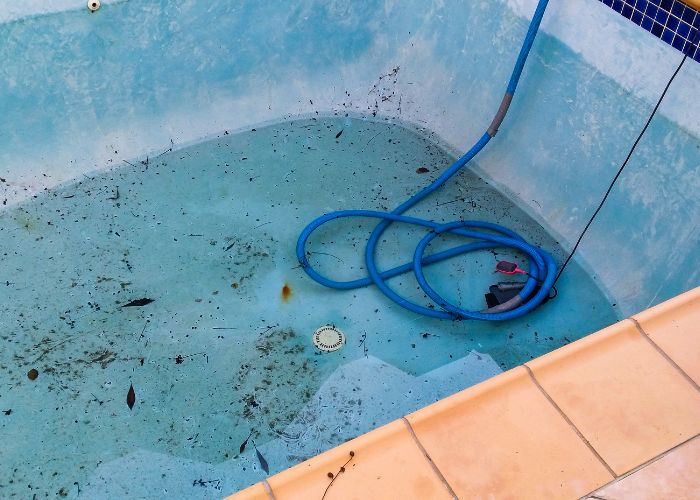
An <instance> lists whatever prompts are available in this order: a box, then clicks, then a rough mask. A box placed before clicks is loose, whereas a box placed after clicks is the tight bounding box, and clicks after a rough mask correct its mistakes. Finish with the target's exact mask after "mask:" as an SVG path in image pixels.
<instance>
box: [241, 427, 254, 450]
mask: <svg viewBox="0 0 700 500" xmlns="http://www.w3.org/2000/svg"><path fill="white" fill-rule="evenodd" d="M252 435H253V431H250V434H248V437H247V438H245V441H243V442H242V443H241V447H240V449H239V452H240V453H243V452H244V451H245V447H246V445H247V444H248V440H249V439H250V436H252Z"/></svg>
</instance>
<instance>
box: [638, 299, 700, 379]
mask: <svg viewBox="0 0 700 500" xmlns="http://www.w3.org/2000/svg"><path fill="white" fill-rule="evenodd" d="M633 317H634V319H636V320H637V321H638V322H639V324H640V326H641V327H642V328H643V329H644V331H645V332H646V333H647V334H648V335H649V338H651V340H653V341H654V343H655V344H656V345H658V346H659V347H660V348H661V349H662V350H663V351H664V352H665V353H666V354H668V355H669V357H670V358H671V359H672V360H673V361H675V362H676V364H678V366H680V368H681V369H682V370H683V371H684V372H685V373H687V374H688V376H689V377H690V378H692V379H693V380H694V381H695V383H696V384H700V287H698V288H695V289H694V290H691V291H689V292H686V293H684V294H683V295H679V296H678V297H675V298H673V299H671V300H668V301H666V302H664V303H662V304H659V305H658V306H655V307H652V308H651V309H647V310H646V311H644V312H641V313H639V314H637V315H635V316H633Z"/></svg>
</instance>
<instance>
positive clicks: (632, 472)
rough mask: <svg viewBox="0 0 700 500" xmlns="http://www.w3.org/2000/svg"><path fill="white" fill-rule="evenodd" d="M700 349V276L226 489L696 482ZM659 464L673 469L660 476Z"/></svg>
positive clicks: (322, 491)
mask: <svg viewBox="0 0 700 500" xmlns="http://www.w3.org/2000/svg"><path fill="white" fill-rule="evenodd" d="M699 361H700V287H698V288H695V289H693V290H690V291H688V292H686V293H684V294H681V295H679V296H677V297H675V298H673V299H670V300H668V301H666V302H664V303H662V304H659V305H657V306H655V307H652V308H650V309H647V310H646V311H643V312H641V313H638V314H636V315H634V316H631V317H629V318H627V319H624V320H622V321H620V322H618V323H615V324H613V325H611V326H609V327H607V328H605V329H603V330H600V331H599V332H596V333H593V334H591V335H588V336H586V337H584V338H582V339H580V340H578V341H576V342H573V343H571V344H568V345H566V346H564V347H562V348H559V349H557V350H555V351H552V352H550V353H548V354H545V355H544V356H541V357H539V358H536V359H534V360H532V361H529V362H527V363H525V364H524V365H521V366H518V367H516V368H513V369H511V370H508V371H506V372H504V373H501V374H499V375H497V376H495V377H493V378H491V379H489V380H486V381H484V382H482V383H480V384H477V385H475V386H472V387H470V388H467V389H465V390H463V391H460V392H458V393H457V394H454V395H452V396H449V397H447V398H445V399H442V400H440V401H438V402H436V403H434V404H432V405H429V406H427V407H425V408H422V409H420V410H418V411H416V412H414V413H411V414H409V415H406V416H405V417H402V418H400V419H398V420H395V421H393V422H391V423H389V424H387V425H384V426H381V427H379V428H377V429H375V430H373V431H370V432H368V433H367V434H364V435H362V436H359V437H358V438H355V439H353V440H350V441H348V442H346V443H344V444H342V445H340V446H338V447H336V448H333V449H331V450H329V451H327V452H325V453H322V454H320V455H318V456H316V457H313V458H311V459H309V460H307V461H305V462H303V463H301V464H298V465H296V466H294V467H291V468H289V469H287V470H285V471H283V472H280V473H279V474H276V475H273V476H271V477H269V478H267V479H266V480H264V481H262V482H260V483H257V484H255V485H253V486H251V487H249V488H246V489H244V490H242V491H240V492H238V493H236V494H234V495H232V496H229V497H227V498H228V499H229V500H243V499H260V500H262V499H271V498H272V499H288V498H290V499H291V498H303V499H307V498H319V499H321V498H328V499H332V498H421V499H427V498H472V497H482V496H483V497H490V498H499V497H518V498H522V497H527V498H530V497H533V498H535V497H537V498H596V496H597V495H595V493H596V492H598V494H602V493H600V492H604V491H625V492H627V493H628V494H629V492H630V491H634V488H637V489H638V491H649V489H652V490H653V489H654V488H657V489H658V488H664V487H665V488H670V487H673V488H676V489H674V494H678V491H679V490H678V488H681V490H682V489H683V488H686V489H687V491H693V490H692V488H694V487H696V486H697V485H695V484H694V483H693V481H694V480H693V479H692V478H693V477H695V474H691V473H689V472H688V473H684V472H683V471H686V469H687V471H691V470H693V469H694V468H696V467H697V466H698V465H700V438H699V436H700V385H699V384H700V363H699ZM688 457H690V458H688ZM646 467H650V468H649V469H648V470H646ZM659 475H660V476H662V477H665V476H668V477H669V478H672V479H673V480H672V481H668V484H666V485H664V484H665V483H664V482H663V481H661V482H659V481H658V480H655V481H652V480H651V479H649V478H652V477H656V478H658V477H659ZM662 483H664V484H662ZM691 483H692V484H691ZM630 488H632V490H630ZM640 488H641V489H640ZM655 491H656V493H658V495H657V497H660V496H663V493H664V492H666V493H668V492H669V491H668V489H667V490H663V489H662V490H658V491H657V490H655ZM683 491H685V490H683Z"/></svg>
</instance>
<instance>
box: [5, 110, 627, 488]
mask: <svg viewBox="0 0 700 500" xmlns="http://www.w3.org/2000/svg"><path fill="white" fill-rule="evenodd" d="M341 132H342V133H341ZM114 158H115V159H114V163H115V164H116V163H120V164H121V166H119V167H118V168H113V169H111V170H109V171H104V172H101V173H96V174H94V175H92V176H89V177H88V176H86V177H83V178H81V179H77V180H76V182H74V183H71V184H68V185H65V186H62V187H60V188H57V189H55V190H52V191H49V192H45V193H42V194H41V195H38V196H36V197H35V198H34V199H32V200H30V201H29V202H27V203H24V204H22V205H20V206H16V207H12V208H9V209H7V210H6V211H5V212H3V213H2V214H0V252H1V254H2V260H0V286H1V287H2V288H3V291H4V292H5V293H4V297H5V298H4V301H3V308H2V314H1V315H0V339H2V344H3V349H2V350H0V378H1V382H2V383H1V384H0V411H2V413H0V438H1V439H2V442H3V443H4V445H3V447H2V450H0V456H1V457H2V458H1V459H0V496H2V497H3V498H5V497H17V498H26V497H32V496H33V495H36V496H37V497H44V496H55V495H57V494H58V495H60V496H70V497H81V498H101V497H108V496H112V497H126V496H129V497H145V496H159V495H165V494H169V495H175V496H176V497H187V498H218V497H221V496H222V494H224V493H230V492H232V491H235V490H237V489H240V488H243V487H245V486H247V485H250V484H252V483H254V482H257V481H259V480H260V479H262V478H263V477H264V476H265V472H264V471H263V470H262V469H263V467H262V465H261V462H260V459H259V457H258V454H259V455H261V456H262V457H264V459H265V461H266V462H267V465H268V466H269V471H270V473H274V472H277V471H280V470H282V469H285V468H287V467H289V466H291V465H293V464H295V463H298V462H300V461H302V460H304V459H306V458H308V457H310V456H313V455H316V454H318V453H319V452H321V451H324V450H326V449H328V448H331V447H333V446H335V445H337V444H339V443H342V442H343V441H345V440H347V439H350V438H352V437H354V436H357V435H358V434H361V433H363V432H366V431H368V430H370V429H372V428H374V427H376V426H378V425H381V424H384V423H386V422H389V421H391V420H393V419H395V418H397V417H399V416H401V415H404V414H406V413H408V412H410V411H412V410H415V409H417V408H419V407H421V406H424V405H426V404H428V403H430V402H433V401H435V400H437V399H439V398H441V397H444V396H446V395H448V394H451V393H454V392H456V391H458V390H460V389H463V388H465V387H468V386H470V385H473V384H475V383H477V382H479V381H481V380H484V379H486V378H489V377H491V376H493V375H495V374H497V373H499V372H501V371H503V370H505V369H508V368H511V367H513V366H517V365H519V364H521V363H523V362H524V361H527V360H529V359H532V358H533V357H536V356H539V355H541V354H543V353H545V352H548V351H551V350H552V349H555V348H557V347H559V346H562V345H564V344H567V343H569V342H571V341H573V340H575V339H578V338H580V337H581V336H583V335H585V334H587V333H589V332H592V331H595V330H598V329H600V328H601V327H603V326H605V325H608V324H610V323H612V322H613V321H615V319H616V314H615V311H614V308H613V307H612V306H611V305H610V304H609V303H608V301H607V300H606V298H605V297H604V295H603V294H602V293H601V291H600V290H599V289H598V287H597V285H596V283H595V282H594V281H593V280H592V279H591V278H590V277H589V276H588V275H587V274H586V273H585V272H584V271H583V270H582V269H581V268H580V267H579V266H578V265H577V264H576V263H575V262H574V263H572V264H570V265H569V266H568V267H567V271H566V273H565V274H564V275H563V276H562V279H561V280H560V281H559V283H558V289H559V293H558V296H557V298H556V299H555V300H552V301H550V302H548V303H547V304H545V305H543V306H542V307H541V308H539V309H537V310H536V311H535V312H533V313H532V314H530V315H528V316H526V317H524V318H520V319H518V320H513V321H509V322H505V323H493V322H488V323H487V322H475V321H462V322H449V321H438V320H433V319H428V318H424V317H421V316H417V315H415V314H413V313H410V312H408V311H406V310H404V309H402V308H400V307H398V306H396V305H395V304H393V303H391V302H389V301H388V299H386V298H385V297H384V296H383V295H381V294H380V293H379V292H378V291H377V290H375V289H373V288H365V289H361V290H354V291H336V290H329V289H326V288H324V287H322V286H321V285H318V284H317V283H315V282H313V281H312V280H311V279H310V278H309V277H308V276H307V275H306V274H305V273H304V272H303V270H302V269H301V268H300V267H299V266H298V263H297V261H296V258H295V254H294V249H295V243H296V238H297V236H298V233H299V231H300V230H301V229H302V228H303V227H304V226H305V225H306V223H308V222H309V221H310V220H311V219H313V218H314V217H316V216H318V215H321V214H322V213H324V212H328V211H331V210H337V209H343V208H370V209H378V210H390V209H392V208H394V207H395V206H396V205H398V204H399V203H400V202H401V201H403V200H404V199H405V198H406V197H407V196H409V195H410V194H412V193H414V192H415V191H416V190H417V189H418V188H420V187H421V186H423V185H425V184H426V183H428V182H429V181H430V180H432V179H434V178H435V177H436V176H437V175H439V173H440V172H441V171H442V170H443V169H444V168H445V167H446V166H448V165H449V164H450V163H451V162H452V161H453V158H452V156H451V155H450V154H449V153H447V152H446V151H444V150H443V149H441V148H440V147H438V146H437V145H436V144H435V143H433V142H431V140H429V139H428V138H427V137H426V136H423V135H421V134H419V133H417V132H415V131H412V130H409V129H407V128H404V127H401V126H397V125H395V124H391V123H388V122H384V121H382V120H378V119H377V120H371V119H360V118H349V117H334V116H328V117H319V118H299V119H294V120H288V121H284V122H280V123H277V124H273V125H267V126H264V127H260V128H257V129H252V130H249V131H246V132H241V133H235V134H233V133H228V132H224V133H222V134H220V135H219V136H218V137H216V138H213V139H210V140H207V141H204V142H201V143H199V144H195V145H191V146H187V147H184V148H181V149H176V148H172V150H171V148H167V149H165V150H164V152H163V153H159V154H157V155H150V156H149V157H147V158H146V157H144V158H140V159H130V160H128V161H124V160H122V159H121V158H120V157H119V153H118V151H115V153H114ZM421 167H424V168H421ZM425 169H427V172H424V170H425ZM421 172H422V173H421ZM411 213H412V214H415V215H418V216H421V217H425V218H431V219H436V220H443V221H448V220H454V219H475V220H485V221H489V222H495V223H499V224H502V225H505V226H507V227H510V228H512V229H514V230H516V231H518V232H519V233H520V234H522V235H523V236H524V237H525V238H526V239H528V240H529V241H531V242H533V243H535V244H537V245H540V246H542V247H543V248H545V249H546V250H548V251H550V253H552V254H553V255H554V256H555V258H556V259H557V260H558V261H559V262H562V261H563V257H564V253H563V251H562V249H561V248H560V247H559V246H558V244H557V243H556V241H555V240H553V239H552V237H551V236H549V235H548V234H547V233H546V231H545V230H544V229H543V228H542V227H541V226H540V225H538V224H537V223H536V222H535V221H533V220H532V219H531V218H530V217H529V216H528V215H526V214H525V213H524V212H523V211H522V210H521V209H520V208H518V207H517V206H516V205H515V204H514V203H513V202H512V201H510V200H508V199H507V198H506V197H504V196H503V195H501V194H500V193H499V192H498V191H496V190H495V189H493V188H492V187H491V186H489V185H488V184H487V183H486V182H485V181H484V180H482V179H480V178H479V177H478V176H476V175H474V174H473V173H471V172H470V171H468V170H465V171H463V172H461V173H460V174H459V175H457V176H456V177H455V178H454V179H452V180H451V181H450V182H449V183H448V184H447V185H446V186H444V187H443V188H442V189H441V190H440V191H438V192H437V193H436V194H435V195H434V196H433V197H431V198H430V199H428V200H427V201H425V202H424V203H423V204H422V205H420V206H418V207H417V208H415V209H414V210H412V212H411ZM372 225H373V223H372V222H371V221H367V220H364V221H356V220H353V221H338V222H334V223H331V224H329V225H328V227H324V228H323V229H321V230H320V231H319V232H318V233H317V235H315V236H314V237H313V238H312V240H311V242H310V245H309V247H308V249H309V250H310V251H311V252H312V256H311V260H312V261H313V262H314V263H316V264H318V266H319V268H320V269H321V270H324V271H325V272H327V273H329V274H331V275H332V276H335V277H337V278H339V279H345V278H351V277H360V276H362V275H363V272H364V267H363V258H362V256H363V251H364V241H365V240H366V238H367V235H368V234H369V231H371V228H372ZM421 235H422V232H421V231H420V230H417V229H415V228H410V227H406V226H400V225H396V226H394V227H392V228H391V229H390V230H389V231H387V233H386V235H385V241H383V242H382V245H381V247H380V252H381V256H380V258H379V263H380V265H381V266H382V267H385V266H390V265H393V264H398V263H403V262H406V261H407V260H409V259H410V258H411V257H412V254H413V248H414V246H415V244H416V243H417V241H418V239H419V238H420V236H421ZM501 259H509V260H513V259H515V260H517V261H518V262H520V263H523V264H524V262H523V260H522V258H521V257H519V256H513V255H509V254H508V253H505V252H500V251H497V252H493V251H483V252H479V253H474V254H470V255H468V256H464V257H460V258H457V259H454V260H453V261H450V262H446V263H441V264H438V265H435V266H432V267H431V268H429V270H428V271H427V275H428V278H429V279H430V280H431V283H434V284H435V287H436V288H437V289H438V290H440V291H442V292H443V293H444V294H445V295H446V296H447V297H448V298H449V299H452V300H455V301H461V303H462V304H464V305H466V306H467V307H470V308H473V309H481V308H483V307H484V296H483V294H484V293H485V292H486V291H487V289H488V285H490V284H493V283H495V282H497V281H502V280H503V279H502V278H499V277H498V276H495V275H494V272H493V268H494V265H495V263H496V261H497V260H501ZM390 283H391V285H392V286H394V287H395V288H396V289H397V290H401V291H402V292H403V293H404V294H406V295H407V296H410V297H411V298H412V300H417V301H425V298H424V296H423V294H422V292H421V291H420V290H418V289H417V284H416V282H415V280H414V279H413V278H412V276H409V275H404V276H401V277H398V278H395V279H393V280H392V281H391V282H390ZM283 290H284V293H283ZM140 299H150V300H152V302H148V301H142V302H138V304H142V305H136V306H132V307H123V306H124V305H126V304H129V303H130V302H132V301H139V300H140ZM145 302H148V303H145ZM425 303H426V304H427V301H426V302H425ZM325 324H333V325H336V326H337V327H338V328H340V329H341V330H343V331H344V332H345V333H346V335H347V344H346V345H345V346H344V347H343V348H342V349H341V350H339V351H336V352H333V353H321V352H319V351H317V350H316V349H315V348H314V346H313V345H312V343H311V335H312V334H313V332H314V330H315V329H316V328H318V327H320V326H322V325H325ZM32 369H33V370H36V372H37V373H38V376H37V377H36V378H34V379H33V380H32V379H30V378H29V376H28V374H29V372H30V370H32ZM130 387H133V390H134V398H133V407H132V408H130V407H129V405H128V404H127V399H128V393H129V389H130ZM248 437H249V439H248V440H247V441H246V438H248ZM244 443H245V447H244V446H243V444H244ZM241 450H242V451H241Z"/></svg>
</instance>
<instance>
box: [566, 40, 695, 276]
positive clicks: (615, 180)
mask: <svg viewBox="0 0 700 500" xmlns="http://www.w3.org/2000/svg"><path fill="white" fill-rule="evenodd" d="M696 37H697V35H696ZM687 58H688V53H687V51H686V52H685V53H684V55H683V59H681V63H680V64H679V65H678V67H677V68H676V71H674V72H673V75H671V78H670V79H669V80H668V82H667V83H666V87H665V88H664V91H663V92H662V93H661V97H659V100H658V101H657V102H656V106H654V109H653V110H652V111H651V114H650V115H649V118H648V119H647V122H646V123H645V124H644V127H643V128H642V131H641V132H640V133H639V135H638V136H637V139H636V140H635V141H634V144H632V147H631V148H630V150H629V152H628V153H627V157H626V158H625V161H623V162H622V165H620V168H619V169H618V170H617V173H616V174H615V177H613V179H612V181H611V182H610V184H609V185H608V189H607V190H606V191H605V195H604V196H603V199H602V200H600V203H599V204H598V207H597V208H596V209H595V211H594V212H593V215H591V218H590V219H589V220H588V222H587V223H586V226H585V227H584V228H583V231H581V234H580V235H579V237H578V239H577V240H576V244H575V245H574V248H573V249H572V250H571V253H570V254H569V256H568V257H567V258H566V260H565V261H564V264H562V266H561V269H559V272H558V273H557V277H556V278H555V279H554V284H556V282H557V281H558V280H559V277H560V276H561V274H562V273H563V272H564V269H566V266H567V265H568V264H569V262H570V261H571V259H572V257H573V256H574V254H575V253H576V250H577V249H578V247H579V245H580V244H581V240H583V237H584V235H585V234H586V232H587V231H588V228H589V227H591V224H593V220H594V219H595V218H596V216H597V215H598V213H599V212H600V210H601V209H602V208H603V205H604V204H605V201H606V200H607V199H608V196H609V195H610V192H611V191H612V188H613V186H615V183H616V182H617V179H618V178H619V177H620V175H621V174H622V171H623V170H624V169H625V167H626V166H627V163H628V162H629V161H630V158H632V154H633V153H634V150H635V149H636V148H637V144H639V141H641V139H642V136H644V133H645V132H646V131H647V128H649V124H650V123H651V120H652V119H653V118H654V115H655V114H656V111H657V110H658V109H659V106H661V101H663V100H664V97H666V92H668V89H669V88H670V87H671V83H673V80H674V79H675V78H676V75H677V74H678V72H679V71H680V70H681V68H682V67H683V63H685V60H686V59H687Z"/></svg>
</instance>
